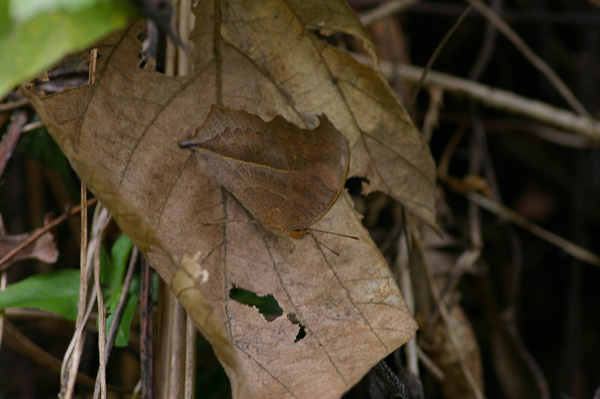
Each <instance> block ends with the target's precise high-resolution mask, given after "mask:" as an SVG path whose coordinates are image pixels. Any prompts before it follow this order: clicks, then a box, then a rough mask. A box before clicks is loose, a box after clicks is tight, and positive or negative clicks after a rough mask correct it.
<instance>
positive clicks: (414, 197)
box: [32, 1, 434, 399]
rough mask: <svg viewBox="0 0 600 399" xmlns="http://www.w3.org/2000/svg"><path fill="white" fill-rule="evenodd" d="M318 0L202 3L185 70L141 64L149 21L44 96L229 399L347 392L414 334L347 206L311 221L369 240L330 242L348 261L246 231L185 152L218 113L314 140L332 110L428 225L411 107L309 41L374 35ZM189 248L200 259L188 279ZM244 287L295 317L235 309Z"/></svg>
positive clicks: (427, 192)
mask: <svg viewBox="0 0 600 399" xmlns="http://www.w3.org/2000/svg"><path fill="white" fill-rule="evenodd" d="M311 4H313V3H312V2H310V1H302V2H295V1H291V2H290V1H287V2H282V1H265V2H254V1H245V2H240V3H238V2H221V3H208V2H199V3H198V5H197V6H196V7H195V14H196V28H195V29H194V31H193V32H192V33H191V35H190V39H191V42H192V44H193V48H194V50H193V58H194V67H195V70H194V72H193V73H192V74H190V75H189V76H186V77H179V78H171V77H167V76H164V75H161V74H159V73H156V72H154V71H151V70H149V69H141V68H139V65H140V60H139V59H138V58H137V54H138V51H139V48H140V46H139V43H138V41H137V39H136V37H137V34H138V32H139V30H140V27H141V26H142V25H141V24H137V25H135V26H132V27H130V28H128V29H127V30H125V31H123V32H118V33H116V34H113V35H112V36H110V37H108V38H107V39H106V40H104V41H102V42H101V43H98V45H97V47H98V50H99V53H100V55H101V57H100V58H99V60H98V65H97V71H98V72H97V76H96V83H95V84H94V85H92V86H86V87H81V88H77V89H70V90H66V91H65V92H63V93H60V94H57V95H53V96H48V97H46V98H38V97H35V96H34V97H32V103H33V104H34V106H35V107H36V109H37V110H38V112H39V114H40V116H41V117H42V119H43V120H44V121H45V123H46V124H47V126H48V127H49V130H50V132H51V133H52V135H53V136H54V137H55V139H56V141H57V142H58V143H59V145H60V146H61V148H62V149H63V151H64V152H65V154H66V156H67V157H68V158H69V159H70V161H71V164H72V165H73V167H74V169H75V170H76V171H77V173H78V174H79V176H80V177H81V178H82V179H83V180H84V181H85V182H86V183H87V184H88V186H89V187H90V189H91V190H92V191H93V192H94V193H95V194H96V195H97V196H98V197H99V198H100V199H101V200H102V202H103V203H104V205H105V206H106V207H107V208H109V209H110V211H111V213H112V214H113V216H114V218H115V220H116V221H117V222H118V223H119V225H120V227H121V228H122V229H123V231H125V232H126V233H127V234H128V235H129V236H130V237H131V238H132V239H133V240H134V242H135V243H136V245H138V247H139V248H140V250H142V251H143V252H144V253H145V254H146V255H147V256H148V259H149V261H150V263H151V265H152V266H153V267H154V268H155V269H156V270H157V271H158V272H159V273H160V275H161V277H162V278H163V279H165V281H167V282H169V283H171V284H172V286H171V287H172V290H173V292H174V293H175V295H177V297H178V298H179V300H180V302H181V303H182V304H183V306H184V307H185V308H186V309H187V311H188V314H190V315H191V317H192V318H193V320H194V321H195V322H196V324H197V326H198V327H199V328H200V329H201V331H202V332H203V334H204V335H205V336H206V337H207V338H208V339H209V340H210V342H211V344H212V345H213V347H214V348H215V353H216V354H217V356H219V358H220V360H221V362H222V363H223V364H224V366H225V369H226V371H227V373H228V375H229V377H230V379H231V381H232V385H233V392H234V397H248V395H251V396H252V397H264V398H285V397H318V398H325V399H326V398H336V397H340V396H341V395H342V393H343V392H345V391H346V390H348V389H349V388H350V387H351V386H352V385H353V384H355V383H356V382H357V381H358V380H359V379H360V378H361V377H362V376H363V375H364V374H365V373H366V372H367V371H368V370H369V368H371V367H372V366H373V365H374V364H375V363H376V362H378V361H379V360H380V359H381V358H383V357H384V356H386V355H387V354H388V353H390V352H391V351H393V350H394V349H396V348H397V347H398V346H400V345H401V344H403V343H404V342H406V341H407V340H409V339H410V338H411V337H412V336H413V335H414V330H415V328H416V325H415V323H414V320H413V319H412V316H411V315H410V313H409V311H408V309H407V308H406V306H405V304H404V302H403V300H402V297H401V294H400V292H399V290H398V288H397V286H396V284H395V282H394V279H393V277H392V275H391V273H390V271H389V269H388V267H387V265H386V264H385V261H384V259H383V258H382V256H381V254H380V253H379V252H378V251H377V249H376V247H375V246H374V244H373V243H372V242H371V240H370V238H369V237H368V233H367V232H366V231H365V230H364V229H363V227H362V225H361V223H360V215H358V214H357V213H356V212H355V211H354V208H353V204H352V202H351V200H350V199H349V197H348V196H347V195H345V194H342V195H341V196H340V198H339V199H338V201H337V203H336V204H335V205H334V206H333V207H332V209H331V210H330V212H328V213H327V214H326V215H325V217H324V218H323V219H322V220H321V221H320V222H319V223H317V224H316V225H315V227H316V228H319V229H322V230H327V231H335V232H341V233H348V234H352V235H357V236H360V237H361V241H359V242H356V241H353V240H349V239H346V238H340V237H337V236H333V235H327V234H321V235H319V236H318V239H319V240H320V241H321V242H323V243H324V244H325V245H327V246H329V247H332V248H334V249H335V250H336V251H339V252H340V253H342V256H341V257H337V256H335V255H334V254H333V253H332V252H330V251H328V250H326V249H324V248H323V247H322V246H321V245H319V244H318V243H317V242H316V241H315V239H314V237H311V236H309V237H305V238H303V239H301V240H293V241H292V240H289V239H286V238H282V237H279V236H276V235H274V234H272V233H270V232H269V231H267V230H265V229H264V228H263V227H262V226H260V225H256V224H249V223H245V222H243V220H246V219H248V218H249V214H248V213H247V212H246V210H245V209H244V208H242V207H241V206H240V205H239V204H238V203H237V201H235V200H233V199H232V197H230V195H229V194H228V193H227V192H225V191H224V190H222V188H221V186H220V185H219V184H218V183H217V181H216V179H215V177H214V176H213V175H212V173H211V169H210V167H209V165H207V164H206V160H205V159H204V158H203V157H200V156H197V155H196V154H193V153H190V152H189V151H185V150H183V149H181V148H179V146H178V142H180V141H182V140H184V139H186V138H188V137H190V136H191V135H192V134H193V132H194V131H195V129H196V128H197V127H199V126H200V125H201V124H202V123H203V121H204V118H205V116H206V114H207V112H208V110H209V108H210V105H211V104H219V105H222V106H226V107H229V108H233V109H244V110H246V111H248V112H250V113H254V114H257V115H259V116H260V117H261V118H263V119H264V120H271V119H273V118H274V117H275V116H276V115H282V116H283V117H284V118H285V119H287V120H288V121H291V122H294V123H296V124H297V125H299V126H301V127H304V128H313V127H315V126H316V125H317V124H318V119H317V116H316V115H320V114H325V115H326V116H327V118H328V119H329V120H330V121H331V122H332V123H333V124H334V125H335V126H336V128H338V129H339V130H340V131H341V132H342V133H343V134H344V135H345V136H346V138H347V139H348V141H349V143H350V148H351V150H352V153H351V166H350V175H354V176H366V177H367V179H369V181H370V184H369V186H368V189H369V190H374V189H380V190H384V191H386V192H387V193H389V194H391V195H392V196H394V197H395V198H396V199H398V200H400V201H402V202H403V203H404V204H405V205H406V207H407V208H408V209H409V210H411V211H413V212H414V213H415V214H417V215H419V216H421V217H422V218H424V219H425V220H427V221H428V222H429V223H433V212H432V210H433V180H434V171H433V162H432V160H431V157H430V155H429V152H428V149H427V146H426V144H425V143H424V142H423V140H422V139H421V138H420V136H419V134H418V132H417V131H416V130H415V128H414V127H413V125H412V124H411V122H410V121H409V119H408V117H407V115H406V112H405V111H404V110H403V109H402V107H401V106H400V105H399V104H398V102H397V101H396V99H395V98H394V96H393V95H392V93H391V91H390V90H389V88H388V86H387V84H386V83H385V81H384V80H383V78H382V77H381V76H380V75H379V74H378V73H377V72H375V71H373V70H372V69H370V68H369V67H367V66H364V65H361V64H359V63H357V62H356V61H354V60H353V59H351V58H350V57H348V56H346V55H345V54H343V53H341V52H339V51H338V50H336V49H334V48H332V47H331V46H329V45H328V44H327V43H326V42H325V41H323V40H321V39H319V38H318V37H317V36H316V35H315V34H313V33H312V31H311V30H310V29H309V28H312V27H322V28H327V29H341V28H340V24H339V21H350V22H346V25H344V31H346V32H350V33H352V34H355V35H356V36H358V37H361V35H364V32H363V31H362V28H361V27H360V25H359V24H358V21H357V20H356V18H355V17H354V16H353V15H352V14H351V13H350V12H349V11H348V9H347V6H345V5H343V6H342V4H343V3H342V2H334V1H331V2H329V3H328V5H329V7H328V8H324V7H320V8H319V10H323V11H322V12H323V14H322V15H315V14H314V13H310V12H308V11H307V10H310V5H311ZM314 4H315V5H316V4H320V2H316V3H314ZM327 12H329V13H327ZM352 21H354V22H352ZM361 32H362V33H361ZM362 37H363V38H364V36H362ZM364 40H366V39H364ZM366 47H368V46H366ZM223 219H225V220H229V221H230V222H229V223H211V222H215V221H222V220H223ZM235 221H239V222H235ZM186 254H188V255H190V257H191V258H193V259H195V261H194V262H188V261H186V262H183V264H182V266H181V267H180V268H178V263H181V262H182V259H183V257H184V255H186ZM174 260H176V261H174ZM233 286H236V287H240V288H243V289H246V290H249V291H252V292H254V293H256V294H258V295H261V296H262V295H266V294H272V295H273V296H274V297H275V299H276V300H277V301H278V303H279V306H280V307H281V308H282V309H283V311H284V315H283V316H281V317H279V318H277V319H275V320H273V321H267V320H265V319H264V318H263V316H262V315H261V314H260V313H258V311H257V310H256V309H254V308H251V307H248V306H246V305H243V304H240V303H238V302H236V301H233V300H231V299H230V298H229V291H230V290H231V288H232V287H233ZM224 326H225V327H224ZM300 330H304V331H305V333H306V335H305V336H304V337H303V338H302V339H297V336H298V337H299V335H298V333H299V331H300Z"/></svg>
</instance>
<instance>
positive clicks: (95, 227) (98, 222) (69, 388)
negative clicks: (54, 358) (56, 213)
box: [60, 186, 110, 399]
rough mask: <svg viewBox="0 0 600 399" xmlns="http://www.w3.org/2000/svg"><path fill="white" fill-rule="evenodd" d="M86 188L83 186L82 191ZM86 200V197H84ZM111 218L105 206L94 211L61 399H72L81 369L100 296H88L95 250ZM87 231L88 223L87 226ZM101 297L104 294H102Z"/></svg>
mask: <svg viewBox="0 0 600 399" xmlns="http://www.w3.org/2000/svg"><path fill="white" fill-rule="evenodd" d="M84 189H85V187H83V186H82V190H84ZM83 198H85V196H83ZM109 218H110V214H109V213H108V211H107V210H106V208H104V207H103V206H98V207H96V209H95V210H94V218H93V221H92V229H91V239H90V240H89V245H88V246H87V248H88V249H87V250H86V252H85V255H84V260H82V262H81V270H80V273H81V280H80V282H81V283H80V286H79V290H80V291H79V307H78V309H77V319H76V324H75V333H74V334H73V337H72V338H71V342H70V343H69V347H68V348H67V350H66V351H65V355H64V357H63V363H62V370H61V381H62V385H61V395H60V397H61V398H64V399H70V398H71V397H72V395H73V388H74V384H75V381H74V379H73V376H74V375H75V374H76V373H77V369H78V368H79V362H80V359H81V353H82V351H83V344H84V342H85V338H86V335H85V334H84V331H85V330H84V328H85V325H86V324H87V320H88V319H89V316H90V314H91V312H92V309H93V308H94V305H95V297H96V295H97V294H98V292H97V291H96V289H95V287H94V286H92V290H91V292H90V293H89V294H88V292H87V290H88V285H89V283H90V281H91V278H92V271H93V268H92V262H93V258H94V249H95V248H96V247H97V246H99V245H100V244H99V242H100V241H101V239H102V234H103V230H104V227H105V226H106V225H107V222H106V221H107V219H109ZM85 226H86V227H85V229H86V230H87V223H86V225H85ZM90 248H92V249H90ZM100 295H102V293H101V292H100Z"/></svg>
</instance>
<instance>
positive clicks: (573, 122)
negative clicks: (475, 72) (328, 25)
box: [354, 55, 600, 143]
mask: <svg viewBox="0 0 600 399" xmlns="http://www.w3.org/2000/svg"><path fill="white" fill-rule="evenodd" d="M354 57H355V58H357V59H358V60H364V59H366V57H365V56H362V57H361V56H356V55H354ZM380 66H381V71H382V72H383V74H384V75H385V76H386V77H390V76H392V75H393V73H392V70H393V68H394V66H393V65H392V64H391V63H386V62H382V63H381V65H380ZM397 68H398V74H399V76H400V77H402V79H404V81H406V82H409V83H415V84H416V83H417V82H419V80H420V78H421V76H422V74H423V69H422V68H419V67H415V66H412V65H401V66H398V67H397ZM424 85H426V86H427V85H436V86H440V87H442V88H443V89H444V91H445V92H447V93H454V94H457V95H464V96H467V97H470V98H473V99H475V100H477V101H479V102H480V103H482V104H484V105H486V106H488V107H492V108H496V109H499V110H502V111H505V112H509V113H512V114H515V115H521V116H525V117H527V118H531V119H535V120H537V121H539V122H542V123H545V124H548V125H552V126H556V127H558V128H561V129H563V130H565V131H569V132H573V133H576V134H579V135H581V136H584V137H586V138H588V139H590V140H593V141H594V142H596V143H599V142H600V122H598V121H597V120H594V121H593V122H592V123H590V120H589V119H588V118H586V117H582V116H580V115H576V114H574V113H573V112H570V111H567V110H565V109H562V108H558V107H554V106H552V105H550V104H547V103H544V102H541V101H537V100H533V99H531V98H527V97H523V96H519V95H517V94H514V93H511V92H508V91H504V90H500V89H497V88H494V87H490V86H486V85H482V84H480V83H476V82H473V81H470V80H467V79H462V78H458V77H455V76H452V75H448V74H444V73H440V72H435V71H430V72H429V73H428V74H427V77H426V78H425V82H424Z"/></svg>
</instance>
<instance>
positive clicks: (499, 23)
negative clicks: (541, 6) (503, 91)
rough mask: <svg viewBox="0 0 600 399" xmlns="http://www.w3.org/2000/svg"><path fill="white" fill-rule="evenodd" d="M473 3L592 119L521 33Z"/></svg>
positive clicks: (472, 0) (476, 0) (474, 2)
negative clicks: (524, 39)
mask: <svg viewBox="0 0 600 399" xmlns="http://www.w3.org/2000/svg"><path fill="white" fill-rule="evenodd" d="M466 1H467V2H468V3H469V4H470V5H472V6H473V7H474V8H475V9H476V10H477V11H479V12H480V13H481V14H482V15H483V16H484V17H485V18H487V20H488V21H489V22H490V23H491V24H492V25H494V26H495V27H496V28H498V30H499V31H500V32H501V33H502V34H503V35H504V36H505V37H506V38H507V39H508V40H510V41H511V42H512V43H513V44H514V45H515V47H516V48H517V49H518V50H519V51H520V52H521V54H523V56H524V57H525V58H527V59H528V60H529V62H531V65H533V66H534V67H535V68H536V69H538V70H539V71H540V72H541V73H542V74H543V75H544V76H546V77H547V78H548V80H549V81H550V83H552V85H554V87H555V88H556V90H558V92H559V93H560V94H561V95H562V96H563V98H564V99H565V100H566V101H567V103H568V104H569V105H570V106H571V107H572V108H573V109H574V110H575V111H577V113H579V114H580V115H581V116H583V117H585V118H587V119H588V120H591V119H592V116H591V115H590V114H589V113H588V112H587V110H586V109H585V107H584V106H583V105H582V104H581V103H580V102H579V100H578V99H577V97H575V95H574V94H573V92H572V91H571V89H569V87H568V86H567V85H566V84H565V82H563V81H562V79H561V78H560V77H559V76H558V75H557V74H556V72H554V70H553V69H552V68H550V66H548V64H546V62H544V60H542V59H541V58H540V57H538V56H537V54H535V53H534V52H533V50H532V49H531V48H530V47H529V46H528V45H527V44H526V43H525V42H524V41H523V39H521V37H520V36H519V35H517V33H516V32H515V31H514V30H513V29H512V28H511V27H510V26H509V25H508V24H507V23H506V22H504V20H503V19H502V18H500V17H499V16H498V14H496V13H495V12H494V11H493V10H492V9H490V8H489V7H488V6H486V5H485V4H483V3H482V2H481V1H479V0H466ZM588 123H589V122H588Z"/></svg>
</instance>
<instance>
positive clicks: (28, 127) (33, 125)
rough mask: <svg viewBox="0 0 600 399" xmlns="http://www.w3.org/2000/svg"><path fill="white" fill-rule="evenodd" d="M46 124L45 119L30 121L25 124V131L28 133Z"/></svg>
mask: <svg viewBox="0 0 600 399" xmlns="http://www.w3.org/2000/svg"><path fill="white" fill-rule="evenodd" d="M44 126H45V124H44V122H43V121H35V122H31V123H28V124H26V125H25V126H23V133H27V132H30V131H32V130H35V129H39V128H42V127H44Z"/></svg>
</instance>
